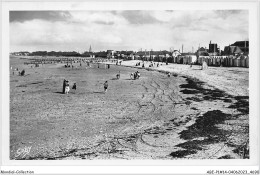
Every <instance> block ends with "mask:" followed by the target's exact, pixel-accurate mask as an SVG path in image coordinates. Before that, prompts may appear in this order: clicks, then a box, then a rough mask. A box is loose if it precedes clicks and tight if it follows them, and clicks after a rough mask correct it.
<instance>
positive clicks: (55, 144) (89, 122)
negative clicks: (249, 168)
mask: <svg viewBox="0 0 260 175" xmlns="http://www.w3.org/2000/svg"><path fill="white" fill-rule="evenodd" d="M23 62H24V60H22V59H19V58H17V57H11V58H10V65H11V66H12V67H13V69H14V68H16V67H17V68H19V70H22V69H25V71H26V73H25V76H18V75H17V71H14V74H13V71H12V70H11V71H10V158H11V159H33V160H35V159H36V160H38V159H52V160H57V159H160V160H161V159H246V158H249V153H248V139H249V119H248V117H249V95H248V94H249V92H248V83H249V75H248V74H249V69H248V68H235V67H232V68H225V67H221V68H220V67H209V68H208V69H207V70H200V66H197V65H194V66H192V68H190V66H189V65H180V64H169V65H165V63H163V65H160V66H159V67H158V68H157V67H155V68H148V69H143V68H141V66H138V67H136V66H135V64H136V62H137V61H136V60H133V61H123V62H122V65H121V66H118V65H114V63H110V62H108V64H111V66H110V69H107V68H105V64H100V65H99V68H98V65H97V64H91V67H88V66H87V65H86V64H83V65H82V66H81V67H80V66H79V63H75V64H74V68H73V69H72V68H65V67H64V64H45V65H40V67H31V65H24V64H23ZM145 64H146V67H148V64H149V63H145ZM137 70H138V71H139V72H140V73H141V77H140V79H137V80H132V79H130V74H131V73H133V72H135V71H137ZM119 71H120V79H116V74H118V73H119ZM168 71H169V72H171V73H172V75H171V77H168V76H167V75H166V74H165V72H168ZM64 79H67V80H69V83H70V87H72V85H73V83H77V90H76V91H74V90H72V89H71V90H70V93H69V94H62V83H63V80H64ZM105 81H108V84H109V86H108V91H107V93H104V89H103V84H104V82H105ZM28 147H29V148H30V152H29V153H28V154H26V155H24V154H18V152H17V150H19V149H23V148H28Z"/></svg>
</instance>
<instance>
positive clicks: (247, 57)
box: [246, 56, 249, 68]
mask: <svg viewBox="0 0 260 175" xmlns="http://www.w3.org/2000/svg"><path fill="white" fill-rule="evenodd" d="M246 67H247V68H248V67H249V56H246Z"/></svg>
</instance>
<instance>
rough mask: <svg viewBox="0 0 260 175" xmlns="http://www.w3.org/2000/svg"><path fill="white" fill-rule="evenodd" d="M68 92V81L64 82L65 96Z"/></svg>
mask: <svg viewBox="0 0 260 175" xmlns="http://www.w3.org/2000/svg"><path fill="white" fill-rule="evenodd" d="M69 91H70V85H69V81H68V80H67V81H65V94H69Z"/></svg>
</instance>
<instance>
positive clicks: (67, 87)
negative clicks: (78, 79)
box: [62, 79, 108, 94]
mask: <svg viewBox="0 0 260 175" xmlns="http://www.w3.org/2000/svg"><path fill="white" fill-rule="evenodd" d="M72 89H74V90H75V91H76V89H77V84H76V83H74V84H73V86H72ZM107 89H108V81H105V83H104V92H105V93H106V92H107ZM69 91H70V84H69V80H66V79H64V80H63V88H62V93H63V94H69Z"/></svg>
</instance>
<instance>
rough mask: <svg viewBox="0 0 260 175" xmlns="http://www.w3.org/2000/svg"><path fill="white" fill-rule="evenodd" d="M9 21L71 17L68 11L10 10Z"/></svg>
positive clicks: (52, 19) (61, 19)
mask: <svg viewBox="0 0 260 175" xmlns="http://www.w3.org/2000/svg"><path fill="white" fill-rule="evenodd" d="M9 16H10V18H9V21H10V22H24V21H29V20H34V19H42V20H51V21H63V20H67V19H68V18H70V17H71V15H70V13H69V12H68V11H10V12H9Z"/></svg>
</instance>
